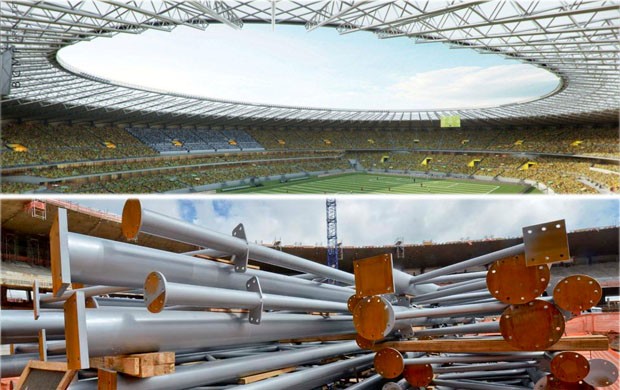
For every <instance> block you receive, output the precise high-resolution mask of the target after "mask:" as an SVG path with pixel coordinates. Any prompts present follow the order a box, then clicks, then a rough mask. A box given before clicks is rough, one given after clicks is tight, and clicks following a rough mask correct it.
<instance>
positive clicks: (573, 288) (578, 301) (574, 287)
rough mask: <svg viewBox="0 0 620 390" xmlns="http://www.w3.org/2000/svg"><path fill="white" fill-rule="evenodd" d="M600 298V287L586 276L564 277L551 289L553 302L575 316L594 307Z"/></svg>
mask: <svg viewBox="0 0 620 390" xmlns="http://www.w3.org/2000/svg"><path fill="white" fill-rule="evenodd" d="M602 296H603V289H602V288H601V285H600V284H599V282H597V281H596V279H594V278H591V277H589V276H588V275H572V276H569V277H566V278H564V279H562V280H560V282H559V283H558V284H557V285H556V286H555V288H554V289H553V300H554V302H555V303H556V305H558V306H559V307H561V308H562V309H564V310H568V311H570V312H572V313H575V314H577V313H581V311H582V310H588V309H589V308H591V307H592V306H596V304H598V302H599V301H600V300H601V297H602Z"/></svg>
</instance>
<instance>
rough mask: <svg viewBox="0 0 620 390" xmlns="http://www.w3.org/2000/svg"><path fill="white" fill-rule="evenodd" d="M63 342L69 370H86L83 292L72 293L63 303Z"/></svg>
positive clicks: (86, 339)
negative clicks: (65, 346) (65, 345)
mask: <svg viewBox="0 0 620 390" xmlns="http://www.w3.org/2000/svg"><path fill="white" fill-rule="evenodd" d="M64 314H65V340H66V344H67V363H68V365H69V368H71V369H73V370H80V369H86V368H88V360H89V359H88V337H87V334H86V307H85V304H84V292H82V291H79V290H78V291H74V292H73V294H71V296H70V297H69V299H67V300H66V301H65V304H64Z"/></svg>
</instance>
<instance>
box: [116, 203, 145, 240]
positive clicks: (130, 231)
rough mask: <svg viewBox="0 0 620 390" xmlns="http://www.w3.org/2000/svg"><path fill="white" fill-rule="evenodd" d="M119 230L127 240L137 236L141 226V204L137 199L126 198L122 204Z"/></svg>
mask: <svg viewBox="0 0 620 390" xmlns="http://www.w3.org/2000/svg"><path fill="white" fill-rule="evenodd" d="M121 221H122V222H121V232H122V233H123V236H124V237H125V238H126V239H128V240H133V239H135V238H136V237H138V233H139V232H140V227H141V226H142V205H141V204H140V201H139V200H138V199H128V200H127V201H126V202H125V206H123V219H122V220H121Z"/></svg>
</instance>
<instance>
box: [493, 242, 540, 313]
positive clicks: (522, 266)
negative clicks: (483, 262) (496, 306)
mask: <svg viewBox="0 0 620 390" xmlns="http://www.w3.org/2000/svg"><path fill="white" fill-rule="evenodd" d="M549 278H550V272H549V267H547V266H546V265H537V266H532V267H528V266H527V265H526V263H525V255H523V254H521V255H518V256H513V257H507V258H505V259H501V260H498V261H496V262H495V263H493V265H491V268H489V272H487V288H488V289H489V292H490V293H491V295H493V296H494V297H495V298H497V300H499V301H502V302H504V303H513V304H522V303H527V302H530V301H532V300H534V299H536V297H538V296H539V295H540V294H542V293H543V291H545V288H547V285H548V284H549Z"/></svg>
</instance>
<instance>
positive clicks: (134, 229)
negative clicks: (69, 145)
mask: <svg viewBox="0 0 620 390" xmlns="http://www.w3.org/2000/svg"><path fill="white" fill-rule="evenodd" d="M122 230H123V234H124V235H125V237H127V238H135V237H136V236H137V234H138V232H144V233H148V234H151V235H154V236H158V237H164V238H169V239H172V240H176V241H180V242H184V243H187V244H192V245H197V246H201V247H205V248H210V249H215V250H217V251H221V252H226V253H230V254H236V255H241V254H245V253H249V257H250V258H251V259H253V260H257V261H260V262H262V263H266V264H271V265H275V266H278V267H284V268H288V269H292V270H295V271H299V272H306V273H310V274H313V275H317V276H323V277H325V278H329V279H333V280H337V281H339V282H343V283H347V284H355V277H354V275H353V274H351V273H349V272H345V271H341V270H339V269H336V268H332V267H328V266H326V265H323V264H319V263H316V262H314V261H310V260H307V259H304V258H301V257H298V256H294V255H291V254H288V253H285V252H282V251H279V250H276V249H272V248H268V247H265V246H262V245H258V244H252V243H249V242H247V241H246V240H244V239H241V238H237V237H233V236H232V235H228V234H224V233H219V232H215V231H213V230H209V229H207V228H205V227H202V226H198V225H194V224H191V223H188V222H185V221H183V220H180V219H176V218H172V217H169V216H166V215H163V214H160V213H157V212H155V211H151V210H147V209H144V208H142V205H141V204H140V201H139V200H137V199H130V200H128V201H127V202H126V203H125V207H124V208H123V222H122Z"/></svg>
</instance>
